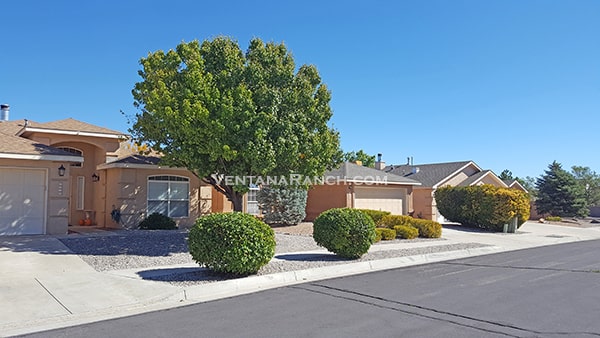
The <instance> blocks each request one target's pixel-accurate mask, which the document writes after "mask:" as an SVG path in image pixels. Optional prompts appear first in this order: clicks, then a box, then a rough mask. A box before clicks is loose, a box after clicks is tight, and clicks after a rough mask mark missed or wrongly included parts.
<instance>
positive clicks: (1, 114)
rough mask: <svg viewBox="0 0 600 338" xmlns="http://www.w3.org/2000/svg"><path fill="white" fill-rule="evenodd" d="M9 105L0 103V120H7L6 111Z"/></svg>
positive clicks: (8, 109)
mask: <svg viewBox="0 0 600 338" xmlns="http://www.w3.org/2000/svg"><path fill="white" fill-rule="evenodd" d="M9 111H10V106H9V105H7V104H0V121H8V112H9Z"/></svg>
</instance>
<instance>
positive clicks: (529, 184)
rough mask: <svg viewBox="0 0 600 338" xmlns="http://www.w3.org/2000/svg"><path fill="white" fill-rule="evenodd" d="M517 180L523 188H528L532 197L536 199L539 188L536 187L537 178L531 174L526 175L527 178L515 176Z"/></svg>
mask: <svg viewBox="0 0 600 338" xmlns="http://www.w3.org/2000/svg"><path fill="white" fill-rule="evenodd" d="M515 180H517V182H519V183H520V184H521V185H522V186H523V188H525V189H526V190H527V192H528V193H529V197H530V198H531V199H535V198H536V197H537V193H538V192H537V188H536V187H535V183H536V179H535V178H533V177H531V176H525V178H520V177H517V178H515Z"/></svg>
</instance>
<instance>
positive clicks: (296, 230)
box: [272, 222, 313, 236]
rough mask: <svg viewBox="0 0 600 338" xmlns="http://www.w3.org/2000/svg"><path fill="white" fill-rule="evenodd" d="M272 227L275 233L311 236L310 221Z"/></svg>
mask: <svg viewBox="0 0 600 338" xmlns="http://www.w3.org/2000/svg"><path fill="white" fill-rule="evenodd" d="M272 228H273V231H275V232H276V233H279V234H286V235H302V236H311V235H312V233H313V224H312V222H302V223H300V224H298V225H291V226H273V227H272Z"/></svg>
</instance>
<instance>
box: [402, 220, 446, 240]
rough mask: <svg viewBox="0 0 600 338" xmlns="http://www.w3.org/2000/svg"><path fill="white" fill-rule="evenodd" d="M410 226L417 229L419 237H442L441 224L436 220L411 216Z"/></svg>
mask: <svg viewBox="0 0 600 338" xmlns="http://www.w3.org/2000/svg"><path fill="white" fill-rule="evenodd" d="M410 225H411V226H413V227H415V228H417V229H418V230H419V237H424V238H440V237H442V225H441V224H440V223H438V222H435V221H431V220H427V219H418V218H413V221H412V222H411V223H410Z"/></svg>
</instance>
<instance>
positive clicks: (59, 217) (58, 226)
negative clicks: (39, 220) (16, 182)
mask: <svg viewBox="0 0 600 338" xmlns="http://www.w3.org/2000/svg"><path fill="white" fill-rule="evenodd" d="M61 165H63V166H64V167H65V168H67V173H66V174H65V176H64V177H60V176H58V168H59V167H60V166H61ZM0 167H11V168H35V169H44V170H45V171H46V184H47V187H48V189H47V194H46V227H45V229H46V230H45V233H46V234H50V235H58V234H66V233H67V231H68V210H69V195H68V192H69V179H68V170H69V164H68V163H66V162H52V161H37V160H10V159H2V160H1V161H0Z"/></svg>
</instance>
